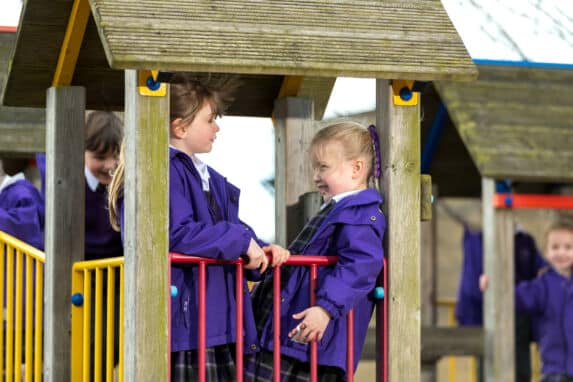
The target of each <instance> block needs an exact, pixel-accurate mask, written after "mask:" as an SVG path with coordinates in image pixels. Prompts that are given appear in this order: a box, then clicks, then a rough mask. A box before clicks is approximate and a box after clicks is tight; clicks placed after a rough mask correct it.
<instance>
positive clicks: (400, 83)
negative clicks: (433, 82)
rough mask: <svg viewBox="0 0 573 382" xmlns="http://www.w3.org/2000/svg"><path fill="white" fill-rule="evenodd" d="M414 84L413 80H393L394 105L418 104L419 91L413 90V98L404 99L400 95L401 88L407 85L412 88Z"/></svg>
mask: <svg viewBox="0 0 573 382" xmlns="http://www.w3.org/2000/svg"><path fill="white" fill-rule="evenodd" d="M412 86H414V81H413V80H392V95H393V96H392V100H393V102H394V105H398V106H415V105H417V104H418V98H419V96H420V93H419V92H412V98H410V99H409V100H403V99H402V98H401V97H400V89H402V88H404V87H407V88H408V89H412Z"/></svg>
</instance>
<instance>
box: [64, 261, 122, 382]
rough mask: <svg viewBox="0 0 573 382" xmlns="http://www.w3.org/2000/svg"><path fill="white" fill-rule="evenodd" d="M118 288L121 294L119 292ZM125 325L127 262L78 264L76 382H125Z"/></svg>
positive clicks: (74, 324)
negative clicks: (124, 272) (124, 299)
mask: <svg viewBox="0 0 573 382" xmlns="http://www.w3.org/2000/svg"><path fill="white" fill-rule="evenodd" d="M118 286H119V290H118V289H116V288H117V287H118ZM92 294H94V295H95V301H94V298H93V297H92ZM104 294H105V297H104ZM104 300H105V301H104ZM117 300H119V301H117ZM116 308H117V309H118V310H119V315H117V314H116V312H115V310H116ZM116 317H117V319H116ZM122 322H123V258H122V257H116V258H110V259H105V260H93V261H82V262H79V263H75V264H74V267H73V271H72V349H71V352H72V370H71V375H72V379H71V380H72V381H84V382H87V381H92V380H93V381H97V382H99V381H102V380H103V381H110V382H111V381H114V380H118V381H123V351H122V349H123V330H122V325H120V323H122ZM104 324H105V325H104ZM92 325H93V328H92ZM114 328H115V330H114ZM116 331H117V333H115V332H116ZM92 335H93V336H92ZM116 336H117V337H118V338H117V339H116ZM104 338H105V339H104ZM116 340H117V341H118V347H117V348H116V347H115V345H116ZM104 342H105V343H104ZM117 353H119V354H117ZM114 355H115V356H117V365H116V364H115V363H116V359H115V357H114Z"/></svg>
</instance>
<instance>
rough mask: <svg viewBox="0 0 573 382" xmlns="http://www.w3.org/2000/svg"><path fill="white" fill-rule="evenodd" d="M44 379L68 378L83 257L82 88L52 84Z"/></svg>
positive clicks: (48, 134) (52, 381)
mask: <svg viewBox="0 0 573 382" xmlns="http://www.w3.org/2000/svg"><path fill="white" fill-rule="evenodd" d="M46 108H47V109H46V111H47V113H46V122H47V132H46V222H45V235H46V236H45V237H46V246H45V247H46V248H45V252H46V259H47V261H46V270H45V272H46V275H45V281H44V289H45V292H44V311H45V316H44V341H45V344H44V380H45V381H49V382H57V381H69V380H70V360H71V355H70V344H71V337H70V332H71V322H70V296H71V292H72V288H71V285H72V282H71V277H72V266H73V263H74V262H76V261H81V260H83V258H84V222H85V207H84V206H85V201H84V197H85V195H84V190H85V177H84V166H83V163H84V128H83V126H84V124H85V117H84V116H85V89H84V88H82V87H67V86H63V87H51V88H50V89H48V94H47V105H46Z"/></svg>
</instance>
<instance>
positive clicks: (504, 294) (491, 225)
mask: <svg viewBox="0 0 573 382" xmlns="http://www.w3.org/2000/svg"><path fill="white" fill-rule="evenodd" d="M494 192H495V181H494V180H493V179H491V178H483V179H482V203H483V204H482V216H483V255H484V272H485V274H486V275H488V277H489V286H488V289H487V291H486V292H485V293H484V304H483V317H484V325H483V327H484V355H485V357H484V368H485V377H486V381H491V382H493V381H504V382H505V381H507V382H514V381H515V368H514V367H513V365H514V364H515V354H514V338H515V331H514V330H515V328H514V326H515V325H514V309H515V308H514V264H513V263H514V256H513V252H514V250H513V235H514V227H513V221H512V212H511V211H510V210H496V209H495V208H494V206H493V196H494Z"/></svg>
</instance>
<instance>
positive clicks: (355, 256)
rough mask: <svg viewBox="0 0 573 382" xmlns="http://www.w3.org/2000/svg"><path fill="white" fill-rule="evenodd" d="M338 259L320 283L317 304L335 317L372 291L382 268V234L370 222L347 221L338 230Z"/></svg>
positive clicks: (344, 312)
mask: <svg viewBox="0 0 573 382" xmlns="http://www.w3.org/2000/svg"><path fill="white" fill-rule="evenodd" d="M336 248H337V252H336V255H337V256H338V262H337V263H336V265H335V266H334V268H333V269H332V271H331V272H329V273H327V274H326V275H325V277H324V280H323V282H321V283H320V285H319V288H318V290H317V294H316V304H317V305H319V306H321V307H323V308H324V309H326V311H327V312H328V313H329V314H330V315H331V317H332V318H333V319H336V318H338V317H340V316H342V315H343V314H346V313H347V312H348V311H349V310H350V309H352V307H353V306H354V302H355V301H356V300H359V299H362V298H364V297H366V296H367V295H368V293H370V292H371V291H372V290H373V289H374V287H375V285H376V278H377V277H378V274H379V273H380V270H381V269H382V262H383V256H384V254H383V249H382V237H381V236H380V235H379V234H377V232H376V230H375V228H374V227H372V226H370V225H366V224H364V225H349V224H344V225H341V226H340V227H339V229H338V230H337V232H336Z"/></svg>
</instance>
